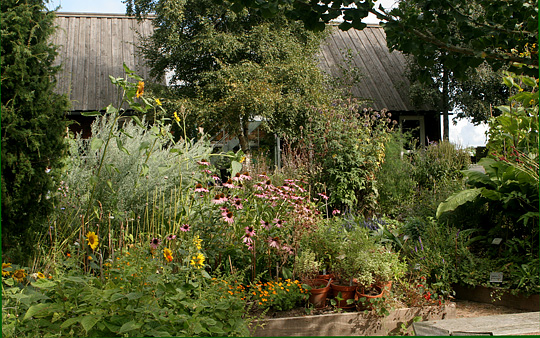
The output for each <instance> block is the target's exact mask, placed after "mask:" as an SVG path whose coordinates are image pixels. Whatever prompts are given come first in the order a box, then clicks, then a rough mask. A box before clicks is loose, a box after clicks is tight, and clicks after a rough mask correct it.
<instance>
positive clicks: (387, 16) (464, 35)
mask: <svg viewBox="0 0 540 338" xmlns="http://www.w3.org/2000/svg"><path fill="white" fill-rule="evenodd" d="M216 1H217V2H220V3H226V4H230V6H231V8H233V9H235V10H241V9H242V8H244V7H245V6H247V7H250V8H255V9H257V10H259V11H260V12H261V13H262V14H263V15H266V16H274V15H277V14H278V13H279V12H280V10H281V8H283V7H284V6H285V8H286V14H287V15H288V16H290V17H293V18H297V19H301V20H302V21H303V22H304V23H305V25H306V27H307V28H308V29H312V30H324V29H325V27H326V26H325V24H326V23H328V22H330V20H334V19H337V18H338V17H340V16H342V19H343V22H342V23H341V24H340V28H341V29H343V30H347V29H350V28H356V29H362V28H364V27H365V24H364V23H363V22H362V20H363V19H364V18H366V17H367V16H368V15H369V14H370V13H372V14H374V15H375V16H376V17H377V18H378V19H379V20H381V21H383V22H385V27H384V28H385V31H386V34H387V36H391V35H394V38H393V40H401V43H400V45H401V47H400V48H403V50H402V49H400V48H397V46H398V44H392V45H389V47H396V48H395V49H398V50H401V51H403V52H406V53H411V54H413V55H421V54H424V53H423V52H426V51H428V53H427V54H429V51H430V50H432V49H434V48H436V49H440V50H445V51H447V52H448V54H452V55H455V56H456V59H455V62H454V63H453V64H452V65H451V66H449V67H450V68H449V69H450V70H451V71H453V72H455V73H456V74H459V75H465V74H466V72H467V70H468V69H469V68H470V67H476V66H478V65H480V64H481V63H482V62H484V61H486V62H488V64H489V65H490V66H491V67H492V68H493V69H494V70H498V69H499V68H501V67H503V66H505V65H508V64H509V63H510V64H511V63H523V64H526V65H530V66H534V67H535V68H536V69H535V70H534V69H533V70H529V69H530V68H523V69H524V70H527V71H530V72H532V73H533V75H535V74H537V73H538V0H475V1H469V0H424V1H415V2H416V3H417V4H418V6H399V7H398V8H394V9H392V10H386V9H384V8H383V7H382V6H379V7H376V6H375V1H373V0H309V1H306V0H216ZM401 2H403V1H401ZM405 2H406V1H405ZM456 31H457V32H459V35H456V34H454V32H456ZM411 36H414V39H411Z"/></svg>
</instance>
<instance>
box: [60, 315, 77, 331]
mask: <svg viewBox="0 0 540 338" xmlns="http://www.w3.org/2000/svg"><path fill="white" fill-rule="evenodd" d="M79 320H80V317H75V318H68V319H67V320H66V321H65V322H63V323H62V325H60V328H61V329H65V328H66V327H69V326H71V325H73V324H75V323H78V322H79Z"/></svg>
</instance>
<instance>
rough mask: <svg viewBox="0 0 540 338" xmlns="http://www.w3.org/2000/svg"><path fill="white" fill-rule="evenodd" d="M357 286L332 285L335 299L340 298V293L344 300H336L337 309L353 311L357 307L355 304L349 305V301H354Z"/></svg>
mask: <svg viewBox="0 0 540 338" xmlns="http://www.w3.org/2000/svg"><path fill="white" fill-rule="evenodd" d="M356 288H357V285H356V284H354V285H353V286H349V285H339V284H337V283H332V293H333V294H334V298H336V297H338V295H339V293H340V292H341V298H342V300H337V299H336V307H338V308H340V309H353V308H354V307H355V306H356V305H355V304H354V302H353V303H351V304H347V300H348V299H352V300H354V295H355V292H356Z"/></svg>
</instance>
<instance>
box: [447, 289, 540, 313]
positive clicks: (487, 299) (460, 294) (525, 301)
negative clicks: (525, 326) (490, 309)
mask: <svg viewBox="0 0 540 338" xmlns="http://www.w3.org/2000/svg"><path fill="white" fill-rule="evenodd" d="M452 288H453V289H454V291H455V292H456V298H457V299H463V300H470V301H473V302H479V303H489V304H493V305H498V306H507V307H511V308H514V309H520V310H527V311H540V295H530V296H523V295H513V294H511V293H510V292H509V291H507V290H500V291H499V292H498V296H497V292H496V291H498V290H496V289H493V288H486V287H484V286H476V287H466V286H462V285H459V284H454V285H452ZM493 292H495V294H494V297H492V296H491V294H492V293H493Z"/></svg>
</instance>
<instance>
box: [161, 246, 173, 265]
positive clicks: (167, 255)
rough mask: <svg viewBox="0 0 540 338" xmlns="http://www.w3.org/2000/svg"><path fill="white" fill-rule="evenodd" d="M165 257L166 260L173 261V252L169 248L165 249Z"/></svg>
mask: <svg viewBox="0 0 540 338" xmlns="http://www.w3.org/2000/svg"><path fill="white" fill-rule="evenodd" d="M163 257H165V259H166V260H167V261H168V262H172V260H173V256H172V251H171V250H170V249H169V248H165V249H163Z"/></svg>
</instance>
